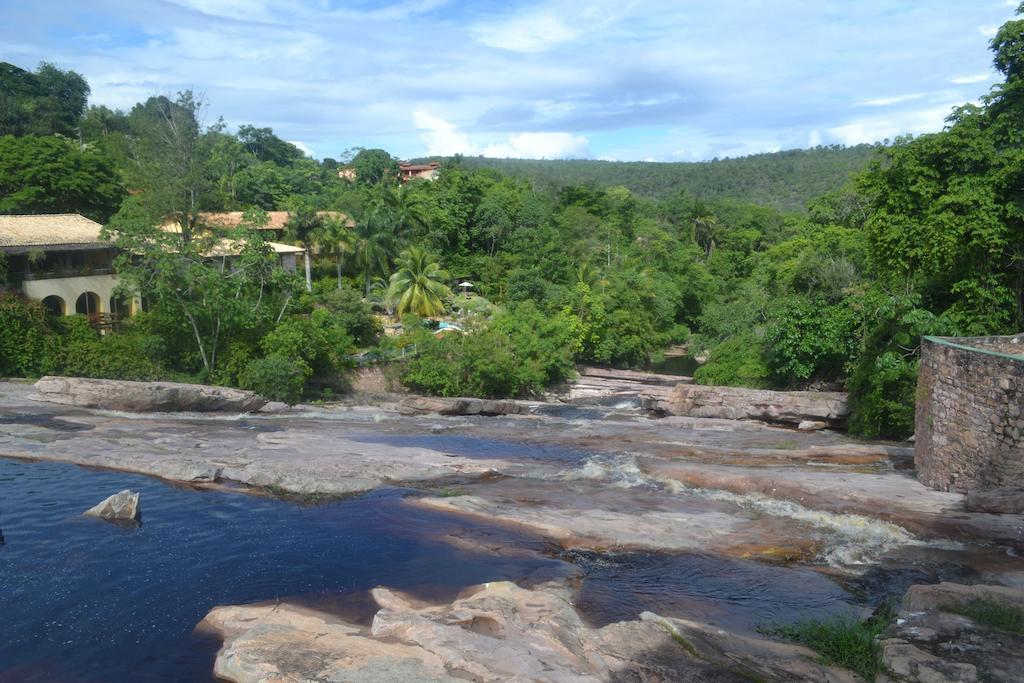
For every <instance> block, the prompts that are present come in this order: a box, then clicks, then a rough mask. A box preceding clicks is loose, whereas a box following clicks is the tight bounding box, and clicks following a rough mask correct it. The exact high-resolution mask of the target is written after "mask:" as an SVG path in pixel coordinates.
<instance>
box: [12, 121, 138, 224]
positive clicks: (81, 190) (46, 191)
mask: <svg viewBox="0 0 1024 683" xmlns="http://www.w3.org/2000/svg"><path fill="white" fill-rule="evenodd" d="M124 195H125V190H124V187H122V185H121V179H120V178H119V177H118V174H117V172H116V171H115V169H114V165H113V163H112V162H111V160H110V159H109V158H108V157H107V156H105V155H104V154H103V153H101V152H99V151H97V150H93V149H89V148H85V149H82V148H81V147H79V145H78V144H77V143H74V142H72V141H70V140H67V139H64V138H60V137H55V136H47V137H37V136H26V137H21V138H16V137H14V136H11V135H5V136H3V137H0V213H32V214H38V213H81V214H83V215H85V216H88V217H89V218H92V219H93V220H96V221H100V222H104V221H106V220H107V219H108V218H110V216H111V215H112V214H113V213H114V212H115V211H117V207H118V206H119V205H120V203H121V199H122V198H123V197H124Z"/></svg>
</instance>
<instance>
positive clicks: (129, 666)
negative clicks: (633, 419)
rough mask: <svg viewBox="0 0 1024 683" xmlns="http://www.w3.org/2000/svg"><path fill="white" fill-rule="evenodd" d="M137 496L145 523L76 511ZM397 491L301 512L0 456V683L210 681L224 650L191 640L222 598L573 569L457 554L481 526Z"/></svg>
mask: <svg viewBox="0 0 1024 683" xmlns="http://www.w3.org/2000/svg"><path fill="white" fill-rule="evenodd" d="M129 487H130V488H132V489H133V490H135V491H139V492H140V493H141V495H142V506H143V508H144V510H145V516H146V523H145V525H143V526H142V527H141V528H139V529H136V530H125V529H121V528H119V527H117V526H114V525H112V524H108V523H106V522H103V521H101V520H97V519H93V518H86V517H82V516H81V513H82V511H84V510H86V509H87V508H89V507H91V506H92V505H94V504H96V503H97V502H98V501H99V500H102V499H103V498H105V497H106V496H108V495H110V494H111V493H115V492H117V491H119V490H121V489H124V488H129ZM401 495H402V492H400V491H395V490H391V491H383V492H378V493H373V494H369V495H365V496H361V497H359V498H356V499H352V500H346V501H340V502H336V503H331V504H327V505H321V506H316V507H312V506H305V507H303V506H300V505H296V504H293V503H288V502H284V501H280V500H273V499H266V498H257V497H251V496H245V495H239V494H232V493H224V492H215V491H201V492H200V491H193V490H191V489H186V488H178V487H174V486H172V485H169V484H167V483H163V482H160V481H157V480H154V479H150V478H147V477H142V476H136V475H129V474H121V473H114V472H97V471H90V470H85V469H81V468H77V467H73V466H68V465H61V464H56V463H21V462H14V461H10V460H3V459H0V528H2V529H3V533H4V534H5V536H6V540H7V543H6V545H3V546H0V612H2V619H0V680H2V681H6V680H18V681H25V680H38V681H53V680H58V681H60V680H75V681H83V680H84V681H101V680H102V681H113V680H140V679H143V680H152V679H159V680H175V679H178V680H194V679H196V678H200V679H201V678H203V677H206V678H209V676H210V671H211V666H212V656H213V653H214V652H215V650H216V646H215V645H214V647H213V648H212V649H211V647H209V643H206V644H205V645H204V643H197V642H195V641H194V640H193V639H192V636H191V635H190V634H191V632H192V629H193V627H194V626H195V625H196V624H197V623H198V622H199V621H200V620H201V619H202V618H203V616H204V615H205V614H206V613H207V612H208V611H209V610H210V608H212V607H214V606H215V605H223V604H238V603H245V602H253V601H261V600H273V599H277V598H280V597H285V596H292V595H303V594H310V593H314V592H317V591H329V592H332V593H333V594H335V595H340V594H345V593H353V592H359V591H365V590H367V589H369V588H372V587H374V586H378V585H387V586H392V587H395V588H398V589H402V590H410V591H413V592H416V593H417V594H420V595H422V596H423V597H425V598H431V599H444V600H450V599H452V598H453V597H454V596H455V595H456V594H457V593H458V591H459V590H460V589H461V588H463V587H465V586H466V585H470V584H476V583H480V582H484V581H493V580H500V579H513V580H518V579H521V578H523V577H526V576H528V575H530V574H533V573H536V572H538V571H544V570H546V571H548V572H554V573H555V574H558V573H562V574H565V573H567V572H570V571H572V568H571V567H570V566H569V565H566V564H565V563H563V562H561V561H559V560H556V559H551V558H545V557H543V556H539V555H537V554H534V553H519V554H503V555H497V554H488V555H485V554H483V553H474V552H469V551H463V550H459V549H457V548H455V547H454V546H452V545H451V544H448V543H444V542H442V541H440V540H437V538H438V536H439V535H440V534H445V533H462V534H464V533H467V529H470V530H471V529H472V528H474V527H481V526H482V525H474V524H472V523H469V522H464V521H462V520H457V519H454V518H452V517H448V516H445V515H442V514H435V513H429V512H417V513H415V514H410V511H409V509H408V508H407V507H406V506H404V505H402V504H401V502H400V497H401ZM504 537H505V538H506V539H508V540H509V542H515V541H516V539H515V538H511V539H509V537H508V534H507V533H504ZM538 547H539V546H538Z"/></svg>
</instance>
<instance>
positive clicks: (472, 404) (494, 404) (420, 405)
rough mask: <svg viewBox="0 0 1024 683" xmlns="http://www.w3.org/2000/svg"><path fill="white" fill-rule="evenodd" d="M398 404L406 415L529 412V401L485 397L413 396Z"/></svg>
mask: <svg viewBox="0 0 1024 683" xmlns="http://www.w3.org/2000/svg"><path fill="white" fill-rule="evenodd" d="M398 405H399V410H400V411H401V412H403V413H406V414H408V415H422V414H429V413H437V414H438V415H526V414H527V413H529V412H530V404H529V403H524V402H522V401H506V400H492V399H487V398H442V397H439V396H413V397H411V398H406V399H402V401H401V402H400V403H399V404H398Z"/></svg>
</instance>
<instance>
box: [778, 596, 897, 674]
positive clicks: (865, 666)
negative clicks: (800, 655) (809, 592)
mask: <svg viewBox="0 0 1024 683" xmlns="http://www.w3.org/2000/svg"><path fill="white" fill-rule="evenodd" d="M895 618H896V612H895V610H894V608H893V607H892V605H886V606H885V607H884V608H883V609H881V610H880V611H879V612H878V613H876V614H875V615H874V616H872V617H871V618H870V619H867V620H865V621H858V620H856V619H854V618H852V617H847V618H838V617H837V618H835V619H832V620H830V621H820V620H815V619H810V620H807V621H800V622H797V623H795V624H783V625H774V626H768V627H762V628H760V629H759V630H761V631H762V632H763V633H765V634H766V635H769V636H772V637H775V638H780V639H782V640H788V641H790V642H793V643H798V644H800V645H804V646H805V647H809V648H810V649H812V650H814V651H815V652H817V653H818V654H819V655H820V656H821V659H822V661H823V662H825V663H826V664H830V665H835V666H841V667H843V668H845V669H850V670H851V671H854V672H856V673H857V674H858V675H860V676H861V677H862V678H863V679H864V680H866V681H873V680H875V675H876V674H878V673H879V672H880V671H881V670H882V657H881V655H882V653H881V650H880V649H879V647H878V644H877V643H876V642H875V638H877V637H878V635H879V634H881V633H882V632H883V631H884V630H885V629H886V628H888V627H889V624H891V623H892V621H893V619H895Z"/></svg>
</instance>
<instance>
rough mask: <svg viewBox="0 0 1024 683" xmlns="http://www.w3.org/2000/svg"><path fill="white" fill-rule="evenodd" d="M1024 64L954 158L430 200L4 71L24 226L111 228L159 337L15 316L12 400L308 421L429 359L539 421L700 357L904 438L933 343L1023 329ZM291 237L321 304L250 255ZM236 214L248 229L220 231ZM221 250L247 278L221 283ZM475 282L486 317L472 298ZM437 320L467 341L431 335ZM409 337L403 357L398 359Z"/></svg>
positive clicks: (416, 372)
mask: <svg viewBox="0 0 1024 683" xmlns="http://www.w3.org/2000/svg"><path fill="white" fill-rule="evenodd" d="M1022 45H1024V20H1014V21H1010V22H1008V23H1006V24H1005V25H1004V26H1003V27H1002V28H1001V29H1000V30H999V32H998V34H997V35H996V36H995V38H994V39H993V40H992V43H991V47H992V49H993V52H994V55H995V65H996V68H998V69H999V71H1000V72H1001V73H1002V74H1003V75H1004V76H1005V80H1004V82H1003V83H1001V84H1000V85H998V86H996V87H995V88H994V89H993V90H992V91H991V92H990V93H989V94H988V95H986V96H985V97H984V98H983V99H982V101H981V104H979V105H965V106H964V107H961V108H958V109H956V110H955V111H953V112H951V114H950V118H949V120H948V126H947V128H946V130H944V131H942V132H939V133H935V134H931V135H923V136H920V137H917V138H913V139H911V138H903V139H899V140H896V141H895V142H894V143H893V144H891V145H889V146H880V147H878V148H871V147H856V148H852V149H817V150H810V151H806V152H786V153H781V154H776V155H759V156H756V157H750V158H747V159H737V160H726V161H719V162H710V163H707V164H679V165H672V164H666V165H658V164H610V163H604V162H547V161H508V160H482V159H460V158H454V159H447V160H445V161H444V162H443V165H442V168H441V172H440V175H439V177H438V179H437V180H435V181H427V180H415V181H412V182H410V183H408V184H405V185H402V184H400V182H399V181H398V162H397V160H396V159H394V158H393V157H392V156H391V155H390V154H388V153H387V152H386V151H384V150H360V151H358V153H356V154H354V156H353V157H352V158H343V159H340V160H334V159H325V160H323V161H322V162H317V161H315V160H312V159H309V158H307V157H305V156H304V155H303V154H302V153H301V152H300V151H299V150H298V149H296V148H295V147H294V146H292V145H290V144H288V143H287V142H284V141H283V140H281V139H280V138H279V137H277V136H276V135H275V134H274V133H273V131H272V130H270V129H269V128H260V127H256V126H250V125H244V126H241V127H239V128H238V129H237V131H235V132H231V131H230V130H229V129H228V128H227V127H226V126H225V125H223V123H221V122H219V121H217V122H214V123H213V124H212V125H204V124H203V123H202V121H203V120H204V116H203V114H204V112H205V108H206V105H205V103H204V102H202V101H199V100H198V99H197V98H195V97H194V96H193V94H192V93H190V92H184V93H179V94H178V95H176V96H175V97H164V96H157V97H151V98H149V99H148V100H147V101H146V102H142V103H139V104H137V105H136V106H135V107H133V108H132V109H131V110H130V111H128V112H120V111H112V110H110V109H107V108H106V107H102V106H91V107H86V106H85V102H86V100H85V97H86V96H87V94H88V85H87V84H86V83H85V80H84V79H83V78H81V76H79V75H78V74H75V73H74V72H71V71H61V70H59V69H56V68H54V67H52V66H50V65H47V64H43V65H41V66H40V67H39V68H38V69H37V70H36V71H35V72H28V71H24V70H21V69H18V68H16V67H13V66H11V65H3V67H2V69H0V92H2V93H3V98H4V100H3V101H4V103H5V108H6V109H5V110H6V111H7V112H8V115H5V117H4V118H3V119H2V120H0V211H2V212H6V213H19V212H30V213H41V212H48V211H80V212H82V213H84V214H86V215H89V216H92V217H95V218H97V219H98V220H100V221H103V222H104V223H105V224H106V228H105V230H106V233H107V235H108V236H109V237H110V238H111V239H113V240H114V241H115V243H116V244H117V245H118V246H120V247H121V248H122V256H121V257H120V262H119V272H120V273H121V277H122V279H123V281H124V283H125V286H126V287H128V288H129V289H131V290H133V291H138V292H141V293H142V296H143V298H144V299H145V301H146V312H145V313H143V314H141V315H139V316H137V317H136V318H134V319H133V320H132V321H130V322H129V323H128V324H126V325H125V326H124V328H123V329H122V330H121V331H120V332H118V333H116V334H110V335H105V336H102V337H101V336H99V335H97V334H95V333H93V332H91V330H90V329H89V328H88V325H85V324H83V322H82V321H76V320H75V319H73V318H70V319H55V318H51V317H49V316H48V315H47V314H45V313H44V312H43V309H42V308H41V307H40V306H39V305H38V304H34V303H31V302H27V301H24V300H23V299H21V298H19V297H18V296H16V295H13V294H8V295H4V296H2V298H0V318H2V320H3V324H2V326H0V374H7V375H11V374H23V375H33V374H39V373H42V372H67V373H75V374H89V375H95V376H106V377H125V378H133V377H134V378H149V377H179V378H189V379H197V380H200V381H207V382H216V383H222V384H232V385H240V386H243V387H249V388H253V389H257V390H260V391H264V392H266V393H268V394H270V395H272V396H275V397H280V398H283V399H287V400H297V399H298V398H299V397H300V396H303V395H304V396H306V397H307V398H309V397H316V396H321V395H330V394H331V393H332V392H338V391H343V390H344V375H345V370H346V368H348V367H349V366H350V365H351V364H352V359H353V357H354V355H355V354H357V353H358V354H364V355H373V356H376V357H388V356H391V355H395V354H397V353H398V352H399V351H400V350H401V349H406V348H409V349H411V348H414V349H415V354H409V355H410V356H411V359H410V360H406V361H403V362H401V363H397V364H395V365H394V366H393V367H394V368H396V372H397V373H398V374H399V376H400V378H401V381H402V382H404V383H405V384H406V386H408V387H410V388H412V389H414V390H417V391H422V392H428V393H436V394H444V395H456V394H474V395H484V396H516V395H530V394H536V393H538V392H540V391H541V390H543V389H544V388H545V387H547V386H550V385H551V384H553V383H556V382H559V381H562V380H564V379H566V378H567V377H569V376H571V374H572V372H573V367H574V364H575V363H578V362H584V363H599V364H609V365H617V366H624V367H635V366H642V365H643V364H645V363H646V362H648V361H649V359H651V358H652V357H653V356H656V355H657V354H658V353H659V351H660V350H661V349H663V348H665V347H666V346H668V345H671V344H678V343H687V344H688V345H689V347H690V349H691V350H692V351H693V352H701V351H705V352H707V353H708V354H709V356H708V360H707V362H706V363H705V364H704V365H703V366H702V367H701V368H700V369H699V370H698V371H697V374H696V377H697V379H698V381H700V382H704V383H709V384H728V385H743V386H751V387H777V388H805V387H845V388H846V389H848V390H849V391H850V392H851V399H852V402H853V407H854V414H853V417H852V421H851V429H852V430H853V431H855V432H857V433H860V434H864V435H869V436H894V437H898V436H906V435H908V434H909V432H910V430H911V428H912V420H913V402H914V387H915V381H916V372H917V362H918V357H917V353H918V345H919V339H920V336H921V335H922V334H982V333H991V334H997V333H1011V332H1015V331H1019V330H1020V329H1021V328H1022V327H1024V189H1022V188H1024V147H1022V144H1021V140H1022V139H1024V50H1022V48H1021V46H1022ZM865 163H866V165H865ZM342 166H344V167H346V168H351V169H353V170H354V172H355V174H354V175H355V177H354V178H343V177H339V173H338V170H339V168H341V167H342ZM862 167H863V168H862ZM858 169H860V170H858ZM851 172H854V173H853V175H852V176H851V175H850V174H851ZM812 194H813V195H814V196H811V195H812ZM805 199H806V201H804V200H805ZM798 201H799V202H801V205H800V206H799V207H797V206H796V205H795V203H796V202H798ZM797 208H799V210H796V209H797ZM277 209H287V210H289V211H291V212H292V214H291V219H290V220H289V223H288V226H287V233H286V236H285V238H284V239H287V240H289V241H291V242H293V243H296V244H301V245H303V246H308V247H310V248H312V249H313V250H314V251H315V253H316V254H317V256H316V259H315V263H314V286H313V288H312V291H311V292H307V291H306V289H305V286H304V283H303V282H302V279H301V278H300V277H298V276H296V275H293V274H290V273H287V272H284V271H283V270H282V269H281V268H280V265H279V264H278V263H277V261H276V260H275V258H274V257H273V254H272V253H271V251H270V250H269V249H268V247H267V245H266V243H265V242H264V240H263V238H262V237H261V236H260V233H258V232H257V231H255V230H254V229H253V228H255V227H257V226H259V225H260V224H261V223H262V222H263V221H265V220H266V214H265V213H264V212H265V211H269V210H277ZM218 210H244V211H246V218H245V221H244V222H243V224H242V225H241V226H239V227H238V228H237V229H233V230H231V231H217V230H211V229H209V227H208V226H204V225H203V224H202V220H201V217H200V216H199V212H201V211H218ZM168 218H173V220H174V221H175V222H176V224H177V226H178V229H176V230H174V231H167V230H165V229H162V228H161V227H160V226H161V225H162V224H164V223H165V221H167V220H168ZM224 240H228V241H229V243H230V244H232V245H234V247H233V249H234V251H233V254H234V255H233V256H232V257H231V259H230V263H228V261H229V259H227V258H226V257H216V258H214V257H211V254H215V253H217V249H218V245H220V244H222V243H223V241H224ZM466 279H468V280H471V281H472V282H473V284H474V289H475V292H476V293H475V295H472V296H468V297H467V296H464V295H462V294H453V292H452V290H453V289H455V288H457V286H458V283H460V282H461V281H463V280H466ZM430 317H434V318H437V317H445V318H446V319H447V321H449V322H451V323H453V324H457V325H458V326H459V327H460V328H461V331H462V332H463V333H449V334H443V335H437V334H434V333H432V332H431V331H430V330H429V329H427V327H426V326H425V325H424V324H423V322H421V319H422V318H430ZM398 318H401V319H402V323H403V327H402V330H403V331H402V333H401V334H399V335H397V336H384V335H382V334H381V323H382V321H387V320H389V319H390V320H396V319H398Z"/></svg>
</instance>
